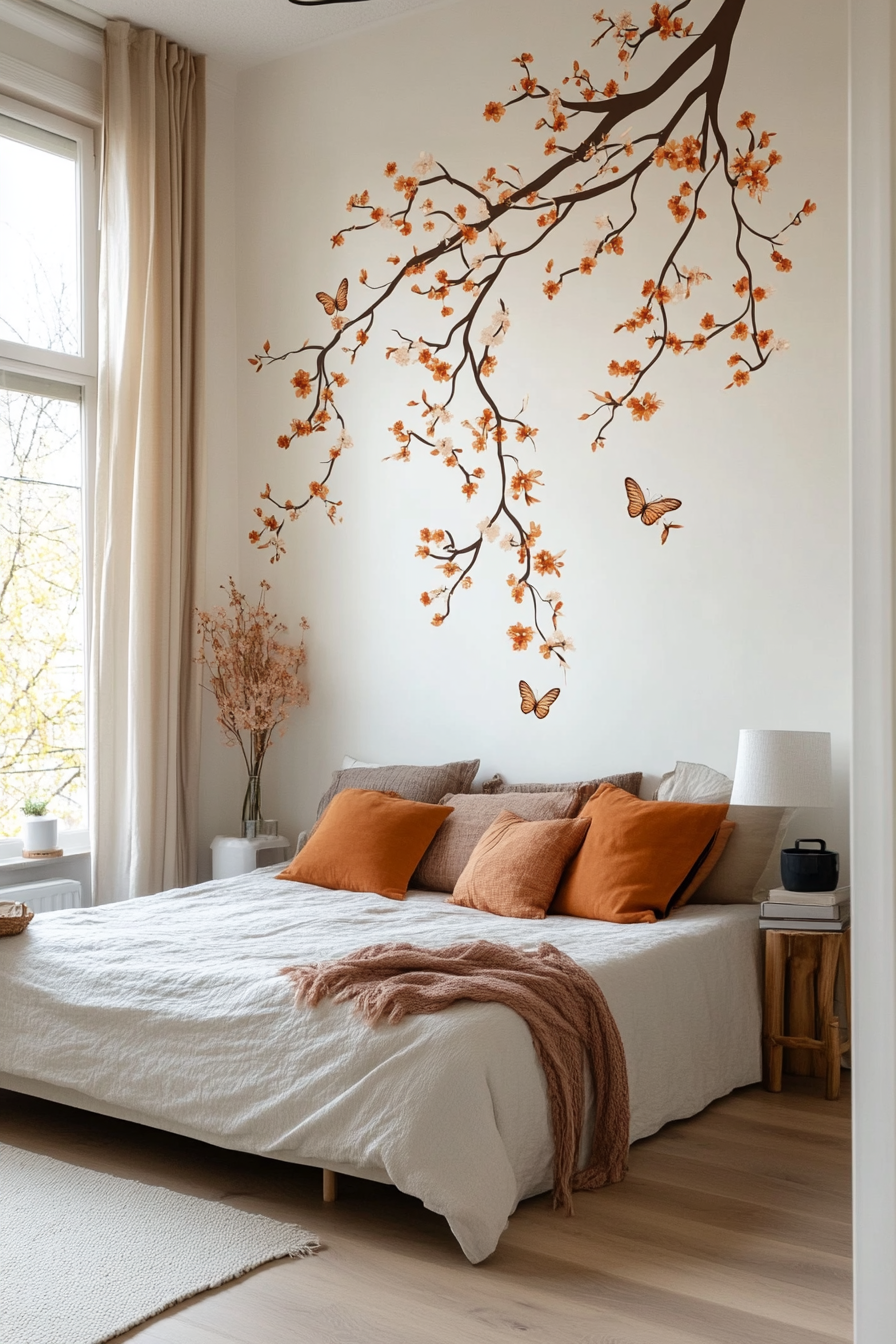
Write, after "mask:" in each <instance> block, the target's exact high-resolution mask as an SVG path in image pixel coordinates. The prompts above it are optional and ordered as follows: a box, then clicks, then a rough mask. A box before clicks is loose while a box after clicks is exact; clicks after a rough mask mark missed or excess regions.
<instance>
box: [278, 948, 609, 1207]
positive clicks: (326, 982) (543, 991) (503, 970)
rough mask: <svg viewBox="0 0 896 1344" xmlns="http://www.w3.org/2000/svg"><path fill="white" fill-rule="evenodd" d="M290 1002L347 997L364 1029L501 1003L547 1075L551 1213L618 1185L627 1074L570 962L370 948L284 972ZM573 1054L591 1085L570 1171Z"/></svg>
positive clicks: (578, 1100) (474, 951)
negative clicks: (586, 1146) (518, 1021)
mask: <svg viewBox="0 0 896 1344" xmlns="http://www.w3.org/2000/svg"><path fill="white" fill-rule="evenodd" d="M281 974H283V975H287V976H289V978H290V980H291V981H292V983H293V984H294V985H295V990H296V1003H301V1002H302V1001H304V1002H306V1003H308V1004H310V1005H311V1006H312V1007H314V1006H316V1005H317V1004H318V1003H320V1001H321V999H325V998H332V999H334V1000H335V1001H336V1002H337V1003H339V1002H344V1001H346V1000H348V999H353V1000H354V1001H355V1004H356V1009H357V1011H358V1013H359V1014H360V1015H361V1017H363V1018H364V1020H365V1021H366V1022H368V1023H369V1024H370V1025H371V1026H372V1027H374V1026H376V1025H377V1024H378V1023H379V1022H381V1021H382V1020H383V1019H384V1018H385V1019H386V1020H387V1021H389V1022H400V1021H401V1019H402V1018H403V1017H405V1016H406V1015H407V1014H415V1013H438V1012H441V1010H442V1009H443V1008H450V1007H451V1005H452V1004H453V1003H458V1002H460V1001H462V1000H464V999H472V1000H474V1001H475V1002H477V1003H503V1004H506V1006H507V1007H508V1008H512V1009H513V1011H514V1012H515V1013H518V1014H519V1015H520V1017H522V1018H523V1019H524V1020H525V1022H526V1024H527V1025H528V1027H529V1030H530V1032H531V1033H532V1041H533V1044H534V1046H535V1050H536V1053H537V1055H538V1058H539V1060H540V1062H541V1066H542V1068H543V1069H544V1074H545V1078H546V1079H547V1087H548V1098H549V1102H550V1110H551V1124H552V1127H553V1135H554V1208H557V1207H560V1208H562V1209H564V1210H565V1211H566V1213H567V1214H570V1213H572V1192H573V1190H596V1189H598V1188H599V1187H600V1186H602V1185H609V1184H612V1183H614V1182H616V1181H621V1180H622V1179H623V1177H624V1175H625V1172H626V1159H627V1156H628V1136H629V1098H628V1076H627V1073H626V1067H625V1053H624V1051H623V1048H622V1040H621V1038H620V1035H619V1029H618V1027H617V1026H616V1023H615V1021H614V1019H613V1015H612V1013H611V1012H610V1009H609V1007H608V1006H607V1001H606V999H605V998H604V996H603V994H602V993H601V990H600V988H599V987H598V985H597V984H596V983H595V981H594V980H593V979H592V978H591V976H590V975H589V974H588V972H587V971H584V970H583V969H582V968H581V966H578V965H577V964H576V962H574V961H573V960H572V958H571V957H568V956H566V954H565V953H563V952H561V951H559V949H558V948H556V947H553V946H552V945H551V944H550V943H543V944H542V945H541V947H539V948H538V950H537V951H535V952H523V951H519V950H518V949H517V948H513V947H505V946H504V945H503V944H501V943H489V942H485V941H481V942H473V943H455V944H454V945H453V946H451V947H443V948H435V949H431V948H425V947H414V946H412V945H411V944H410V943H378V944H376V945H375V946H372V947H364V948H361V949H360V951H358V952H353V953H351V954H350V955H349V956H347V957H340V958H339V959H338V960H336V961H325V962H318V963H316V964H312V965H307V966H287V967H285V968H284V969H283V971H282V972H281ZM583 1055H584V1058H585V1060H587V1063H588V1067H589V1068H590V1070H591V1078H592V1081H593V1084H594V1099H595V1114H594V1134H593V1136H592V1140H591V1155H590V1159H589V1162H588V1165H587V1166H586V1167H585V1168H583V1170H581V1171H576V1165H577V1162H578V1153H579V1147H580V1140H581V1134H582V1127H583V1125H584V1122H585V1081H584V1079H585V1075H584V1068H583Z"/></svg>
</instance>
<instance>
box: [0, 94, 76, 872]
mask: <svg viewBox="0 0 896 1344" xmlns="http://www.w3.org/2000/svg"><path fill="white" fill-rule="evenodd" d="M0 113H3V114H4V115H5V116H8V117H13V118H15V120H17V121H23V122H26V123H29V124H30V125H32V126H38V127H41V128H42V129H43V130H47V131H52V132H53V133H54V134H56V135H61V136H64V137H65V138H66V139H69V140H73V141H74V142H75V143H76V144H77V146H78V152H77V159H76V162H77V165H78V184H79V211H78V230H79V236H78V243H79V253H80V261H81V271H80V279H81V304H80V308H81V354H80V355H67V354H63V353H61V352H60V351H57V350H42V349H41V348H40V347H38V346H31V345H23V344H22V343H21V342H19V341H9V340H5V339H2V338H0V369H5V370H8V371H9V372H11V373H20V374H25V375H31V376H32V377H37V378H40V377H44V378H47V377H49V378H52V379H53V380H55V381H56V382H61V383H69V384H71V385H72V386H75V387H78V388H80V390H81V472H82V475H81V535H82V550H81V584H82V592H83V603H82V611H83V613H84V631H83V639H84V721H85V732H86V734H87V738H86V740H87V741H89V740H90V721H89V712H90V696H89V694H88V675H89V668H90V658H91V650H90V630H91V620H92V601H93V585H92V575H93V513H94V510H93V495H94V489H95V480H96V422H97V376H98V362H99V360H98V324H99V313H98V310H99V304H98V297H99V176H98V172H97V137H98V134H99V132H98V130H97V129H96V128H95V127H94V126H92V125H86V124H84V123H83V122H79V121H74V120H72V119H70V118H69V117H65V116H61V115H60V114H58V113H55V112H48V111H46V110H45V109H44V108H42V107H36V106H34V105H32V104H30V103H27V102H25V101H23V100H22V99H16V98H10V97H8V96H7V95H6V94H0ZM88 796H89V795H88ZM85 820H86V822H87V825H85V827H83V828H79V829H77V830H69V831H63V830H60V832H59V843H60V847H61V848H62V849H63V850H64V851H65V852H66V853H69V852H75V853H80V852H83V851H84V850H85V849H86V848H87V847H88V845H89V840H88V835H89V830H88V827H89V815H88V816H86V818H85ZM21 849H22V845H21V841H20V840H18V839H16V838H14V837H11V836H10V837H0V864H2V863H3V862H4V860H5V861H10V860H14V859H15V858H16V857H17V856H18V855H20V854H21Z"/></svg>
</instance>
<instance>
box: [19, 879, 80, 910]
mask: <svg viewBox="0 0 896 1344" xmlns="http://www.w3.org/2000/svg"><path fill="white" fill-rule="evenodd" d="M0 900H4V901H24V903H25V904H26V905H27V906H29V907H30V909H32V910H33V911H34V913H35V914H36V915H42V914H45V913H46V911H48V910H71V909H76V908H77V907H79V906H80V905H81V883H80V882H76V881H75V880H74V878H72V877H62V878H57V879H56V880H55V881H52V882H22V883H21V884H20V885H19V886H15V887H0Z"/></svg>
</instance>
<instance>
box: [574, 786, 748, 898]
mask: <svg viewBox="0 0 896 1344" xmlns="http://www.w3.org/2000/svg"><path fill="white" fill-rule="evenodd" d="M727 811H728V804H727V803H720V804H718V805H716V804H710V803H655V802H646V801H644V800H642V799H640V798H634V797H633V796H632V795H631V794H630V793H626V792H625V790H624V789H616V788H614V787H613V785H612V784H602V785H601V786H600V788H599V789H598V790H597V793H595V795H594V796H593V798H591V799H589V801H588V802H587V803H586V804H585V806H584V807H583V808H582V811H581V812H580V813H579V816H580V818H581V819H582V820H584V819H585V818H588V819H589V820H590V822H591V825H590V827H589V829H588V834H587V835H586V836H585V841H584V844H583V845H582V848H581V849H580V850H579V852H578V854H577V855H576V856H575V858H574V859H573V860H572V862H571V863H570V865H569V867H568V868H567V870H566V872H565V873H564V874H563V880H562V882H561V883H560V886H559V888H558V890H557V895H556V897H555V899H554V903H553V905H552V906H551V911H550V913H551V914H552V915H578V916H579V917H580V918H582V919H606V920H610V921H611V922H612V923H614V924H653V923H654V922H655V921H656V920H657V919H662V918H663V916H664V915H665V914H666V913H667V912H668V910H669V907H670V905H671V903H672V901H673V900H674V899H675V897H676V896H677V894H678V893H679V891H680V890H682V889H683V884H685V885H686V880H687V879H689V878H690V876H691V874H692V872H693V870H694V867H695V865H696V864H697V863H698V861H699V860H700V859H701V857H703V856H704V855H706V856H707V857H708V851H709V848H710V846H711V845H712V842H713V840H714V838H715V836H716V834H717V833H718V831H719V829H720V828H721V825H722V822H723V821H724V820H725V814H726V812H727Z"/></svg>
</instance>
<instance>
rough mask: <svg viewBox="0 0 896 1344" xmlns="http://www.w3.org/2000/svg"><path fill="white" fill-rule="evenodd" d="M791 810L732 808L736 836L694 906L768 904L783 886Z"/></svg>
mask: <svg viewBox="0 0 896 1344" xmlns="http://www.w3.org/2000/svg"><path fill="white" fill-rule="evenodd" d="M792 817H793V808H791V807H742V806H734V807H729V809H728V812H727V820H728V821H733V822H734V823H735V826H734V834H733V835H732V836H731V839H730V840H729V841H728V844H727V845H726V847H725V852H724V854H723V855H722V857H721V858H720V859H719V862H718V863H717V864H716V866H715V868H713V870H712V872H711V873H710V875H709V877H708V878H707V879H706V881H705V882H704V883H703V885H702V886H701V887H700V890H699V891H698V892H697V893H696V895H695V896H694V897H693V898H692V899H691V902H690V903H691V905H747V904H748V903H749V902H751V901H765V900H767V899H768V893H769V890H770V888H771V887H777V886H780V884H781V846H782V845H783V843H784V835H785V832H786V830H787V827H788V826H789V825H790V822H791V819H792Z"/></svg>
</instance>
